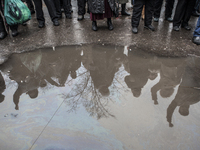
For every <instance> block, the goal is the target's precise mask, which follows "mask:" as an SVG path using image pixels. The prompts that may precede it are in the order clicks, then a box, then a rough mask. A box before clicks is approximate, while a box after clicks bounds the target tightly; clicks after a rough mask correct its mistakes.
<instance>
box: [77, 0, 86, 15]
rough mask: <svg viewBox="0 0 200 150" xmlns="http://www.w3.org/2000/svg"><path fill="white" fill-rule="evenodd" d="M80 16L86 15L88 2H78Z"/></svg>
mask: <svg viewBox="0 0 200 150" xmlns="http://www.w3.org/2000/svg"><path fill="white" fill-rule="evenodd" d="M77 3H78V15H85V6H86V0H78V1H77Z"/></svg>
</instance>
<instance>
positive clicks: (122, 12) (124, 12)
mask: <svg viewBox="0 0 200 150" xmlns="http://www.w3.org/2000/svg"><path fill="white" fill-rule="evenodd" d="M121 15H124V16H130V14H129V13H128V12H126V4H122V11H121Z"/></svg>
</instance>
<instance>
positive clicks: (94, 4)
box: [88, 0, 115, 31]
mask: <svg viewBox="0 0 200 150" xmlns="http://www.w3.org/2000/svg"><path fill="white" fill-rule="evenodd" d="M114 2H115V0H104V1H99V0H88V5H89V10H90V19H91V20H92V30H93V31H97V30H98V28H97V22H96V21H97V20H103V19H104V18H107V25H108V30H113V25H112V21H111V17H112V16H113V10H114Z"/></svg>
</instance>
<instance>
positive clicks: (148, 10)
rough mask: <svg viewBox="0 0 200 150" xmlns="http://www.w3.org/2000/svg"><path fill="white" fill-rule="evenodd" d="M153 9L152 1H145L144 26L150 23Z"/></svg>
mask: <svg viewBox="0 0 200 150" xmlns="http://www.w3.org/2000/svg"><path fill="white" fill-rule="evenodd" d="M153 9H154V0H146V2H145V19H144V21H145V26H149V25H151V23H152V17H153Z"/></svg>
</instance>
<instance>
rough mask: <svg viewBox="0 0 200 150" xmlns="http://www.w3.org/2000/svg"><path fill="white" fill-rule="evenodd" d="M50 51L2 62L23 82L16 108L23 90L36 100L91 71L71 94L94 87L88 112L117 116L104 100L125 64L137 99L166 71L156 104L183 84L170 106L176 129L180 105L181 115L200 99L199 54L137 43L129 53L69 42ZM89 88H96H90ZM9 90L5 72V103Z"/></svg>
mask: <svg viewBox="0 0 200 150" xmlns="http://www.w3.org/2000/svg"><path fill="white" fill-rule="evenodd" d="M47 51H48V52H46V50H42V51H38V52H31V53H25V54H21V55H19V57H15V56H13V57H12V58H11V59H10V60H9V61H8V62H7V63H5V64H3V65H1V67H0V69H1V71H2V72H3V73H7V72H9V78H10V79H11V80H14V81H16V83H17V84H18V87H17V90H16V91H15V93H14V95H13V102H14V103H15V109H16V110H18V109H19V100H20V96H21V95H22V94H25V93H26V94H28V95H29V97H30V98H32V99H34V98H37V97H38V92H39V91H38V88H44V87H47V86H48V85H52V86H56V87H64V86H66V83H67V82H68V81H69V80H73V79H76V78H78V77H79V76H83V75H86V74H88V75H89V78H90V79H91V82H90V83H88V84H85V83H84V84H83V83H81V82H80V84H79V83H78V88H79V89H78V88H77V91H76V89H74V88H73V90H74V91H75V92H74V93H75V95H73V93H72V95H71V96H72V97H73V96H74V97H76V96H78V97H79V98H80V97H81V96H83V97H84V93H86V95H87V96H89V95H90V94H89V93H87V92H88V91H89V92H93V94H94V95H95V94H96V95H95V96H94V97H92V98H91V99H92V101H90V103H86V102H84V106H85V107H90V109H89V108H87V110H88V111H90V112H91V113H96V115H97V116H98V118H100V117H101V116H106V115H105V114H106V113H107V115H111V114H109V112H108V111H107V110H106V109H104V108H102V107H103V105H102V104H101V99H103V98H104V97H109V95H111V92H110V88H111V85H112V84H113V82H114V80H115V76H116V73H117V72H119V70H120V67H122V66H123V67H124V70H125V71H126V72H127V73H129V75H126V76H125V77H123V78H124V81H125V84H126V85H127V87H128V88H129V89H130V90H131V92H132V94H133V96H134V97H140V95H141V94H142V89H143V88H144V86H145V85H146V84H147V82H148V80H151V81H153V80H155V79H156V78H157V77H158V75H160V80H159V82H158V83H156V84H155V85H154V86H153V87H152V88H151V90H150V91H151V95H152V100H153V101H154V104H155V105H157V104H158V103H159V99H158V96H157V94H158V92H159V93H160V96H161V97H163V98H168V97H170V96H172V94H173V93H174V91H175V88H176V87H177V86H178V92H177V94H176V96H175V98H174V99H173V100H172V102H171V103H170V105H169V106H168V108H167V121H168V122H169V126H170V127H172V126H173V123H172V115H173V113H174V111H175V109H176V108H177V107H179V113H180V114H181V115H183V116H187V115H189V107H190V105H192V104H195V103H197V102H199V101H200V98H199V97H200V92H199V89H200V82H199V80H200V72H198V70H199V68H200V66H199V64H200V63H199V62H200V59H198V58H162V57H161V58H158V57H156V56H152V55H149V54H145V53H143V52H141V51H136V50H134V48H133V47H129V48H128V53H127V54H125V53H124V51H123V47H115V48H113V47H111V46H99V45H95V46H94V47H91V46H82V47H80V46H71V47H70V46H69V47H68V50H63V48H62V47H58V48H56V50H55V51H54V50H47ZM81 63H82V66H83V67H84V68H85V70H87V73H83V74H81V75H78V74H77V71H78V70H79V68H80V67H81ZM85 79H86V80H87V78H85ZM87 81H88V80H87ZM88 86H90V87H89V88H88V91H87V90H86V87H88ZM5 89H6V84H5V81H4V78H3V76H2V74H0V103H2V102H3V101H4V98H5V96H4V95H3V92H4V90H5ZM81 94H82V95H81ZM93 94H92V96H93ZM97 95H98V96H97ZM90 96H91V95H90ZM84 99H86V98H84ZM73 100H74V101H75V99H72V101H73ZM75 104H76V105H77V103H75ZM100 108H101V109H100Z"/></svg>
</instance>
